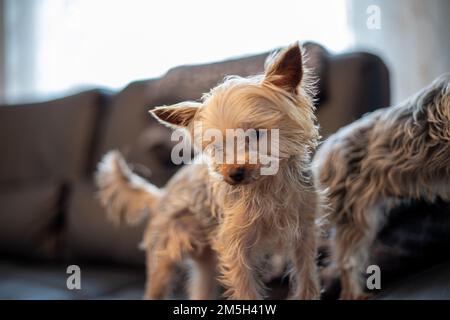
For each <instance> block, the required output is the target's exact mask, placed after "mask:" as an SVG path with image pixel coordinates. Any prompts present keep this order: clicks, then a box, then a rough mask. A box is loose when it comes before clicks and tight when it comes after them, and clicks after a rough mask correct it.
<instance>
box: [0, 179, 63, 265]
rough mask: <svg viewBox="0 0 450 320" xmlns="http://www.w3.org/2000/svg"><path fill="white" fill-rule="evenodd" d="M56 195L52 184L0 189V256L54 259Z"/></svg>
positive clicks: (56, 237) (55, 245) (56, 234)
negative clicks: (0, 254)
mask: <svg viewBox="0 0 450 320" xmlns="http://www.w3.org/2000/svg"><path fill="white" fill-rule="evenodd" d="M59 195H60V188H59V186H58V185H57V184H54V183H39V184H32V185H24V186H21V187H14V188H10V189H8V190H3V189H0V253H2V254H9V255H16V256H17V255H21V256H27V257H33V258H44V259H50V258H54V257H55V256H56V250H57V249H58V248H57V243H58V241H57V239H58V230H57V228H56V224H57V223H58V220H57V219H58V199H59Z"/></svg>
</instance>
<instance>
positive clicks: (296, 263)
mask: <svg viewBox="0 0 450 320" xmlns="http://www.w3.org/2000/svg"><path fill="white" fill-rule="evenodd" d="M291 255H292V258H291V259H292V270H291V278H290V279H291V295H290V298H291V299H300V300H316V299H319V298H320V286H319V279H318V270H317V265H316V232H315V226H314V223H311V225H310V226H305V227H304V228H303V230H302V233H301V239H300V240H299V241H298V242H297V244H296V245H295V246H294V247H293V248H292V251H291Z"/></svg>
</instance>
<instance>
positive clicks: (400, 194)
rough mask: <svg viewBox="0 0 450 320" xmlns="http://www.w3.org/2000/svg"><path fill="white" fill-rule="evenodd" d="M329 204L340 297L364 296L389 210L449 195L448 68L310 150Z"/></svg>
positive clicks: (332, 269) (333, 267)
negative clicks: (371, 260)
mask: <svg viewBox="0 0 450 320" xmlns="http://www.w3.org/2000/svg"><path fill="white" fill-rule="evenodd" d="M313 168H314V172H315V175H314V176H315V177H316V178H317V179H318V180H319V181H320V182H319V183H318V184H321V185H322V186H323V187H324V188H327V195H328V198H329V202H330V207H331V209H332V210H331V212H332V213H331V214H330V215H329V216H328V220H329V222H330V223H331V228H332V230H333V231H332V232H331V233H330V234H331V235H332V236H331V238H330V239H329V243H330V247H331V249H332V250H331V251H332V259H331V260H332V263H331V265H330V267H329V269H328V271H326V270H324V274H330V275H334V274H336V273H338V274H339V275H340V280H341V295H340V297H341V298H342V299H356V298H366V297H368V296H369V295H368V294H366V293H365V292H364V290H363V281H362V280H363V277H362V274H363V272H365V268H366V267H367V260H368V257H369V253H370V251H371V247H372V244H373V243H374V241H375V239H376V235H377V232H378V231H379V230H380V228H381V227H382V226H383V225H384V222H385V221H386V218H387V216H386V215H387V213H388V212H389V210H390V209H391V208H393V207H394V206H396V205H399V204H401V203H404V202H406V203H407V202H408V201H410V200H426V201H428V202H430V203H433V202H435V201H436V200H437V199H438V198H440V199H442V200H443V201H447V202H448V201H450V74H446V75H443V76H441V77H439V78H438V79H436V80H435V81H434V82H433V83H432V84H431V85H429V86H428V87H426V88H424V89H423V90H422V91H421V92H419V93H418V94H417V95H415V96H414V97H412V98H410V99H408V100H407V101H405V102H403V103H401V104H399V105H397V106H394V107H389V108H384V109H380V110H377V111H375V112H372V113H370V114H368V115H366V116H364V117H363V118H361V119H360V120H358V121H355V122H354V123H352V124H350V125H348V126H346V127H344V128H342V129H340V130H339V131H338V132H337V133H335V134H334V135H332V136H331V137H330V138H328V140H327V141H326V142H325V143H324V144H323V145H322V146H321V147H320V148H319V150H318V152H317V153H316V155H315V156H314V161H313Z"/></svg>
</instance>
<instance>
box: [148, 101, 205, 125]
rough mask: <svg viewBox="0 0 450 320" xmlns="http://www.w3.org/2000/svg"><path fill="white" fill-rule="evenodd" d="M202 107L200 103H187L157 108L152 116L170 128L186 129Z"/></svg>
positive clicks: (153, 110)
mask: <svg viewBox="0 0 450 320" xmlns="http://www.w3.org/2000/svg"><path fill="white" fill-rule="evenodd" d="M201 106H202V104H201V103H199V102H193V101H186V102H180V103H177V104H174V105H172V106H162V107H155V108H153V109H152V110H150V114H151V115H152V116H153V117H155V118H156V119H157V120H158V121H159V122H161V123H162V124H164V125H166V126H168V127H170V128H186V127H188V126H189V124H190V123H191V122H192V120H193V119H194V116H195V114H196V113H197V111H198V110H199V109H200V107H201Z"/></svg>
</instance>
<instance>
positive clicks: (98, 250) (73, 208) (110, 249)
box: [65, 181, 145, 266]
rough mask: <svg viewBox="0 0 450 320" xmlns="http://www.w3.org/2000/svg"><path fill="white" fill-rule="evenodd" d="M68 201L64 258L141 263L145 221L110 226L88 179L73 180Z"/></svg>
mask: <svg viewBox="0 0 450 320" xmlns="http://www.w3.org/2000/svg"><path fill="white" fill-rule="evenodd" d="M69 202H70V203H69V210H68V216H67V219H66V222H67V227H66V233H65V247H66V249H67V256H66V258H67V261H69V262H70V263H74V262H82V261H88V262H99V261H101V262H110V263H117V264H122V265H135V266H136V265H138V266H143V265H144V261H145V258H144V257H145V252H144V251H143V250H141V249H139V247H138V246H139V244H140V242H141V239H142V237H143V235H144V227H145V225H144V224H142V225H140V226H137V227H134V226H133V227H131V226H127V225H123V226H116V225H113V224H112V223H111V222H110V221H108V220H107V219H106V213H105V212H104V210H103V208H101V207H100V204H99V201H98V199H97V198H96V190H95V187H94V185H93V183H92V182H90V181H82V182H78V183H76V184H75V185H74V187H73V189H72V192H71V198H70V201H69Z"/></svg>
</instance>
